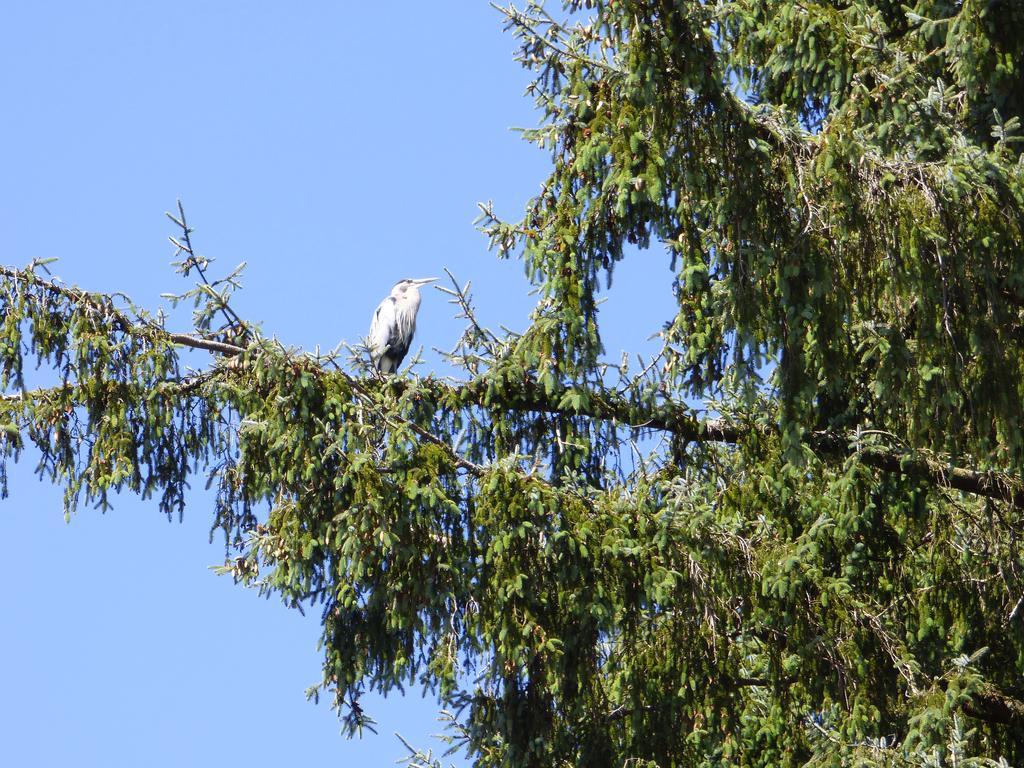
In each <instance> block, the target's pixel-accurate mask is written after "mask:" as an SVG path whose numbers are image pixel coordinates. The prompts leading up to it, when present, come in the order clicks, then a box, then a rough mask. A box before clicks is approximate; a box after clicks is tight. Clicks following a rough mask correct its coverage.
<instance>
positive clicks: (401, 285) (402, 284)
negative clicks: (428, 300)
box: [391, 277, 437, 299]
mask: <svg viewBox="0 0 1024 768" xmlns="http://www.w3.org/2000/svg"><path fill="white" fill-rule="evenodd" d="M435 280H437V278H436V277H420V278H417V279H413V278H411V277H407V278H405V279H404V280H399V281H398V282H397V283H395V287H394V288H392V289H391V295H392V296H394V297H395V298H396V299H402V298H405V297H406V296H409V295H410V294H416V293H418V292H419V289H420V286H421V285H426V284H427V283H432V282H434V281H435Z"/></svg>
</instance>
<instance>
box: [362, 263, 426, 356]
mask: <svg viewBox="0 0 1024 768" xmlns="http://www.w3.org/2000/svg"><path fill="white" fill-rule="evenodd" d="M435 280H437V278H436V277H421V278H419V279H418V280H413V279H409V278H406V279H405V280H399V281H398V282H397V283H395V287H394V288H392V289H391V295H389V296H388V297H387V298H386V299H384V301H382V302H381V303H380V306H378V307H377V311H376V312H374V313H373V322H372V323H370V336H369V347H370V359H371V360H373V364H374V366H376V368H377V370H378V371H380V372H381V373H394V372H395V371H397V370H398V366H400V365H401V364H402V359H403V358H404V357H405V353H406V352H408V351H409V345H410V344H412V337H413V334H414V333H416V313H417V312H419V309H420V286H421V285H426V284H427V283H432V282H434V281H435Z"/></svg>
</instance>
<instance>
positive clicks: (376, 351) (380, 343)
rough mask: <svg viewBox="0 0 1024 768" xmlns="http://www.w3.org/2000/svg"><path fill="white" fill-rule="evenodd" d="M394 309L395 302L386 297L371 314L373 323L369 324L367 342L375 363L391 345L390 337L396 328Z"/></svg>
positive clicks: (396, 320)
mask: <svg viewBox="0 0 1024 768" xmlns="http://www.w3.org/2000/svg"><path fill="white" fill-rule="evenodd" d="M395 309H396V304H395V300H394V299H393V298H391V297H390V296H388V297H387V298H386V299H384V301H382V302H381V303H380V306H378V307H377V311H376V312H374V313H373V322H371V323H370V335H369V337H368V339H367V340H368V342H369V346H370V355H371V356H372V357H373V360H374V362H377V361H378V360H379V359H380V358H381V357H382V356H383V355H384V353H385V352H387V351H388V347H389V346H390V345H391V342H392V336H393V335H394V333H395V329H396V328H397V326H398V318H397V316H396V312H395Z"/></svg>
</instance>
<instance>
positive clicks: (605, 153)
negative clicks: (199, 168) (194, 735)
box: [0, 0, 1024, 766]
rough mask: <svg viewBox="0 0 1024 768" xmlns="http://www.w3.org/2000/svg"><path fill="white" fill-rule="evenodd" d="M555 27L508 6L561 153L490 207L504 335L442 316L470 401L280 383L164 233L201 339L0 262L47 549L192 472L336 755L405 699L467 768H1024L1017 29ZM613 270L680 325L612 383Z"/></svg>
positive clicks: (643, 0) (843, 11) (298, 372)
mask: <svg viewBox="0 0 1024 768" xmlns="http://www.w3.org/2000/svg"><path fill="white" fill-rule="evenodd" d="M565 10H566V14H565V15H566V17H567V18H566V20H560V19H557V18H555V17H554V16H552V15H550V14H549V13H548V12H547V11H546V10H545V9H544V8H543V7H542V6H541V5H538V4H536V3H529V4H528V5H527V7H526V8H525V9H521V10H519V9H514V8H510V9H507V10H506V11H505V12H504V13H505V16H506V18H507V22H508V27H509V29H510V31H511V32H512V33H513V34H514V35H515V36H516V38H517V40H518V41H519V43H520V45H521V48H520V51H519V58H520V60H521V61H522V63H523V64H524V66H527V67H529V68H531V69H532V70H534V72H535V73H536V81H535V82H534V84H533V86H532V88H531V91H532V93H533V94H534V95H535V96H536V98H537V103H538V107H539V110H540V112H541V115H542V118H541V123H540V125H539V127H538V128H536V129H533V130H530V131H527V132H526V133H525V136H526V138H527V139H528V140H530V141H533V142H535V143H537V144H538V145H539V146H540V147H542V148H544V149H546V150H548V151H550V152H551V154H552V170H551V174H550V176H549V178H548V179H547V180H546V181H545V183H544V185H543V187H542V192H541V193H540V194H539V195H538V196H537V197H536V198H535V199H534V200H533V201H531V202H530V204H529V205H528V208H527V211H526V213H525V215H524V217H523V219H522V220H521V221H518V222H505V221H502V220H499V219H498V218H497V217H496V216H495V215H494V213H493V211H492V210H491V208H490V207H489V206H485V207H484V209H483V216H482V223H483V227H484V229H485V231H486V232H487V234H488V236H489V237H490V239H491V243H492V245H493V246H494V247H495V248H496V249H497V250H498V252H499V254H500V255H501V256H502V257H506V258H521V259H522V262H523V265H524V269H525V271H526V274H527V275H528V277H529V278H530V279H531V280H532V281H533V282H534V283H535V284H536V286H537V287H538V288H539V292H538V294H539V300H538V304H537V307H536V309H535V312H534V314H533V317H532V322H531V325H530V327H529V328H528V329H527V330H526V331H525V332H524V333H523V334H521V335H516V334H511V333H504V334H500V335H499V334H495V333H493V332H491V331H489V330H487V329H485V328H482V327H480V326H479V324H478V323H477V322H476V320H475V316H474V314H473V310H472V305H471V302H470V298H469V296H468V294H467V293H466V291H465V290H460V289H459V288H458V286H457V285H455V286H454V288H453V289H452V290H450V293H451V294H452V296H453V300H454V302H455V303H456V304H457V305H458V306H459V307H460V310H461V312H462V314H463V316H464V317H465V318H466V319H467V321H468V327H467V330H466V333H465V335H464V336H463V338H462V340H461V341H460V342H459V344H458V345H457V347H456V349H455V350H453V351H452V353H451V354H450V355H449V362H450V363H451V364H452V365H453V366H455V367H456V368H458V369H461V370H462V372H463V374H464V375H463V378H462V380H461V381H459V382H457V383H452V382H451V381H449V380H442V379H438V378H434V377H431V376H425V377H417V376H411V375H400V376H396V377H391V378H380V377H379V376H377V375H375V374H374V373H373V372H372V371H371V370H370V369H369V368H368V367H367V366H366V364H365V362H362V361H360V360H359V359H355V360H354V361H353V364H352V366H351V367H350V368H349V369H348V370H344V369H342V367H341V366H340V365H339V364H338V361H337V358H336V357H335V356H334V355H331V356H327V357H320V356H316V357H313V356H310V355H305V354H303V353H301V352H299V351H295V350H286V349H283V348H281V347H280V345H278V344H276V343H275V342H273V341H272V340H270V339H268V338H266V337H265V336H263V335H262V334H261V332H260V331H259V328H258V327H257V326H255V325H253V324H251V323H248V322H245V321H243V320H242V319H241V318H239V317H238V316H237V315H236V314H235V313H234V311H233V310H232V309H231V305H230V298H231V292H232V291H233V290H234V289H236V288H237V287H238V274H237V272H235V273H231V274H230V275H228V277H226V278H224V279H223V280H221V281H210V280H208V278H207V270H208V268H209V266H210V262H209V260H207V259H205V258H203V257H200V256H198V255H197V254H196V253H195V251H194V250H193V248H192V243H191V241H190V239H189V234H190V232H191V230H190V229H189V228H188V226H187V224H186V221H185V218H184V212H183V211H182V210H181V209H180V207H179V210H178V212H177V214H176V215H175V216H172V217H171V218H172V220H173V221H174V223H175V224H176V225H177V226H179V227H180V228H181V230H182V232H183V234H182V235H181V237H179V238H176V239H175V240H174V244H175V246H176V247H177V248H178V256H180V257H181V258H182V259H183V260H182V261H181V262H180V263H179V264H178V267H179V271H180V272H182V273H183V274H185V275H186V276H196V277H197V278H198V280H199V282H198V284H197V285H196V287H195V288H194V289H193V290H191V291H189V292H188V293H186V294H184V295H183V296H181V297H177V299H178V300H182V299H183V300H188V301H192V302H193V303H194V305H195V314H194V318H193V319H194V324H195V332H194V333H193V334H191V335H183V334H173V333H170V332H169V331H167V330H166V329H165V328H164V327H163V321H162V318H153V317H151V316H149V315H148V314H146V313H145V312H144V311H142V310H140V309H138V308H136V307H134V306H132V305H131V304H130V303H128V302H127V301H125V300H123V299H115V298H112V297H105V296H98V295H94V294H88V293H85V292H83V291H80V290H78V289H76V288H70V287H67V286H64V285H61V284H56V283H54V282H52V281H49V280H47V279H45V276H44V274H43V270H44V269H45V265H43V264H33V265H31V266H30V267H28V268H26V269H23V270H14V269H9V268H2V270H0V274H2V275H3V284H2V290H0V310H2V313H3V314H2V321H0V386H2V387H3V392H4V393H6V394H3V395H0V397H2V399H0V454H2V456H3V457H4V458H11V457H13V458H18V457H19V456H20V455H22V454H23V452H24V451H25V450H26V448H27V447H28V446H29V445H32V446H34V447H35V454H34V455H38V456H39V457H40V460H39V472H40V473H41V474H42V475H43V476H44V477H46V478H48V479H50V480H52V481H53V482H55V483H58V484H60V485H61V486H62V487H64V488H65V490H66V499H67V512H68V514H70V513H71V512H73V511H74V510H75V508H76V506H77V504H78V503H79V501H80V500H85V501H88V502H91V503H96V504H98V505H99V506H101V507H103V506H105V505H106V504H107V502H108V494H109V493H110V491H111V490H115V491H120V490H131V491H134V492H137V493H141V494H143V495H146V496H148V495H156V496H157V497H158V498H159V504H160V509H161V510H162V511H164V512H165V513H167V514H174V513H178V514H180V513H181V512H182V510H183V509H184V504H185V495H184V489H185V487H186V481H187V479H188V476H189V474H190V472H193V471H207V472H208V473H209V476H210V482H211V483H212V484H213V485H214V486H215V487H216V489H217V506H216V510H215V515H214V526H213V527H214V530H220V531H222V532H223V534H224V537H225V540H226V543H227V547H228V560H227V563H226V565H225V572H227V573H230V574H231V575H232V576H233V577H234V578H235V579H236V580H237V581H238V582H240V583H242V584H245V585H247V586H250V587H253V588H256V589H258V590H260V591H261V592H263V593H265V594H273V595H276V596H279V597H280V598H281V599H282V600H284V601H285V602H286V603H287V604H289V605H292V606H295V607H298V608H306V607H312V606H316V607H318V608H319V609H320V610H322V620H323V640H322V648H323V658H324V664H323V680H322V683H321V685H319V686H316V687H315V688H313V689H311V691H310V695H311V696H313V697H319V696H320V695H321V693H324V694H325V695H328V696H330V698H331V700H332V702H333V703H334V705H335V706H336V707H338V709H339V711H340V713H341V715H342V717H343V718H344V722H345V724H346V726H347V727H348V728H349V729H350V730H352V731H357V730H358V729H360V728H362V727H364V726H367V725H369V724H370V723H371V720H370V716H369V714H368V713H366V712H364V711H363V709H362V708H361V706H360V704H359V698H360V695H361V694H362V693H363V692H365V691H367V690H377V691H382V692H385V693H387V692H389V691H392V690H394V689H396V688H398V689H401V688H402V687H404V686H406V685H424V686H426V687H427V688H428V689H429V690H431V691H432V692H433V693H435V694H436V695H437V696H438V698H439V699H440V700H441V702H442V703H443V705H444V706H445V707H446V709H447V710H448V711H449V712H450V721H451V732H450V736H451V739H452V742H451V743H452V744H453V746H454V747H455V748H465V749H467V750H468V751H469V753H470V754H471V755H472V756H473V757H474V758H475V760H476V762H477V763H478V764H479V765H481V766H534V765H570V764H571V765H588V766H591V765H593V766H603V765H608V766H612V765H615V766H618V765H626V764H628V765H647V766H655V765H657V766H672V765H686V766H689V765H708V766H711V765H722V764H741V765H752V766H779V765H783V766H784V765H805V764H806V765H815V766H817V765H835V766H838V765H912V766H932V765H946V764H949V765H968V764H972V765H997V764H1000V763H999V762H997V761H998V760H1000V759H1002V758H1005V759H1006V760H1009V761H1011V762H1015V763H1020V762H1021V761H1024V703H1022V699H1024V685H1022V683H1021V680H1022V674H1024V609H1022V605H1024V558H1022V555H1021V551H1020V545H1019V542H1018V539H1019V536H1018V533H1017V532H1018V531H1019V530H1020V527H1021V524H1022V511H1024V490H1022V485H1021V480H1022V472H1024V439H1022V432H1021V425H1022V418H1024V413H1022V403H1024V335H1022V334H1021V331H1020V327H1021V323H1022V319H1024V318H1022V310H1024V259H1022V257H1021V254H1022V252H1024V250H1022V247H1024V213H1022V209H1024V162H1022V160H1021V141H1020V136H1019V135H1018V134H1019V128H1020V121H1021V118H1022V117H1024V86H1022V83H1024V71H1022V70H1024V58H1022V57H1024V43H1022V41H1024V16H1022V12H1021V11H1020V6H1019V4H1017V3H1013V2H1008V1H1007V0H992V1H990V2H981V1H980V0H965V1H964V2H956V3H954V2H940V1H939V0H921V1H920V2H916V3H914V4H913V5H912V6H906V5H901V4H898V3H895V2H887V1H882V0H878V1H877V2H797V1H795V0H781V1H780V2H763V0H734V1H732V2H720V3H699V2H683V1H682V0H680V1H678V2H672V1H670V0H592V1H589V2H583V0H577V1H575V2H568V3H566V9H565ZM637 247H657V248H664V249H665V251H666V258H665V263H666V264H667V265H668V267H669V272H668V273H667V274H666V279H670V280H672V281H673V287H674V290H675V296H676V298H677V303H678V306H677V311H676V312H675V315H674V316H673V317H670V318H666V324H665V326H664V328H663V330H662V333H661V339H662V342H663V349H662V351H661V353H660V354H659V355H658V356H657V357H656V358H655V359H653V360H651V361H647V362H645V363H644V367H643V369H642V370H641V371H640V372H638V373H633V374H631V373H630V372H629V370H628V366H627V364H626V361H625V360H624V361H623V362H622V363H621V364H619V365H616V364H614V363H610V362H609V361H607V360H605V359H604V358H603V349H602V346H601V335H600V329H601V317H600V312H599V304H598V299H599V296H600V293H601V291H602V290H606V289H611V285H612V277H613V273H614V268H615V264H616V263H617V262H618V261H620V260H621V259H623V258H634V257H635V253H636V249H637ZM182 347H194V348H199V349H203V350H206V351H208V352H212V353H214V355H215V357H214V358H213V361H212V362H211V365H210V367H209V368H208V369H207V370H206V371H205V372H203V373H200V374H192V375H187V374H186V372H185V371H186V369H185V367H184V365H183V363H182V361H181V355H180V353H181V349H182ZM33 362H39V363H41V364H42V365H44V366H45V367H46V368H47V369H48V370H50V371H53V372H54V374H55V376H56V381H58V382H59V383H58V384H57V385H56V386H53V387H50V388H46V389H39V390H35V389H34V390H25V389H24V375H23V371H24V369H25V367H26V365H30V364H31V363H33ZM697 400H705V401H706V407H704V408H696V407H694V406H693V403H694V402H696V401H697ZM709 414H714V417H712V416H711V415H709ZM0 472H2V469H0ZM0 482H6V478H5V475H3V474H0ZM4 487H5V486H4ZM410 755H411V756H410V758H409V763H410V764H411V765H415V764H429V765H435V764H438V761H436V760H435V759H434V758H433V757H432V756H430V755H423V754H422V753H418V752H417V751H416V750H415V749H410Z"/></svg>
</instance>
